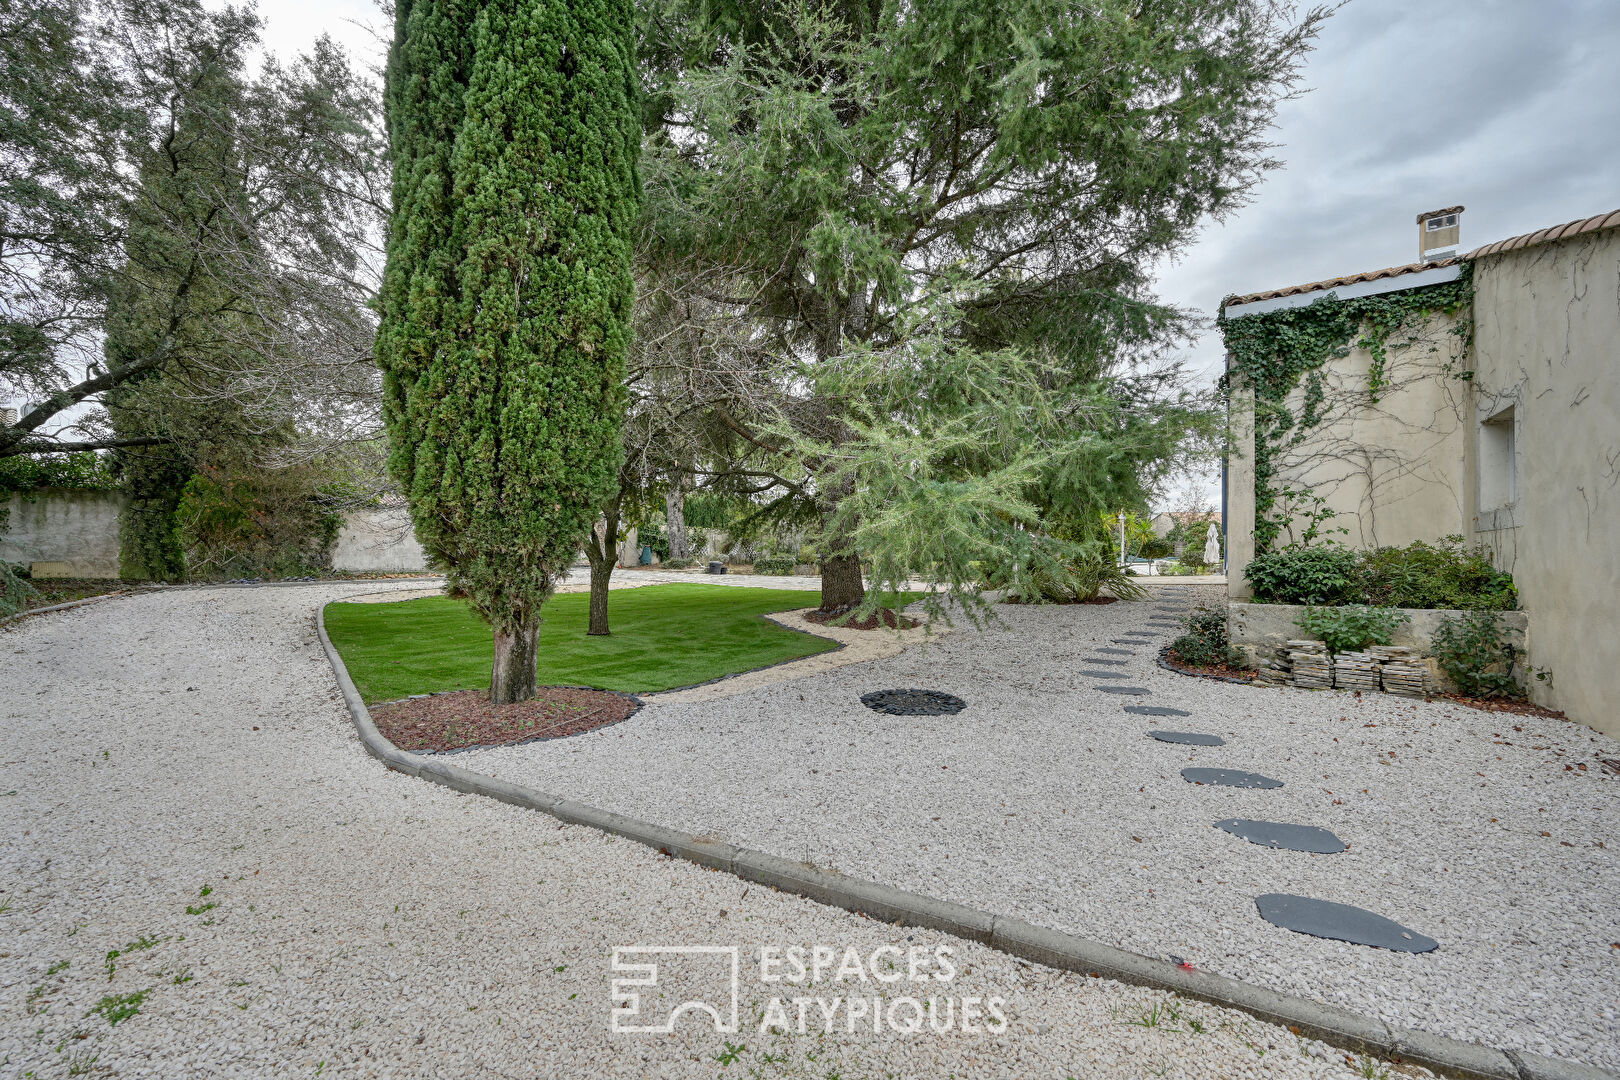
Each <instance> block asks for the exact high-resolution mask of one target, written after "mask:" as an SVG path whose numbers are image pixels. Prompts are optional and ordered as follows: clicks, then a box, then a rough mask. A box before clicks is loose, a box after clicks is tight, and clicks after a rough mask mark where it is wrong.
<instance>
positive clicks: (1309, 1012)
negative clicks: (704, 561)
mask: <svg viewBox="0 0 1620 1080" xmlns="http://www.w3.org/2000/svg"><path fill="white" fill-rule="evenodd" d="M326 607H327V605H326V604H322V605H321V606H320V608H319V609H318V610H317V612H316V614H315V629H316V632H317V634H318V635H319V636H320V641H321V648H322V649H323V650H325V652H326V659H327V661H328V662H330V664H331V665H332V673H333V675H334V676H335V678H336V679H337V684H338V689H339V690H340V691H341V692H342V695H343V701H344V703H345V704H346V705H347V706H348V709H349V716H350V719H352V720H353V721H354V726H355V730H356V732H357V733H358V734H359V736H360V743H361V745H362V746H364V747H365V749H366V752H367V753H369V754H370V755H371V756H372V757H374V758H376V759H378V760H379V761H381V762H382V763H383V764H384V765H386V766H388V767H389V768H391V769H394V770H396V771H398V772H402V773H406V774H407V775H410V776H413V777H416V778H417V779H420V780H427V781H429V782H431V783H435V784H440V785H443V786H444V787H447V788H450V789H451V790H453V791H460V792H463V793H465V794H469V795H484V796H487V797H489V798H492V799H496V800H498V801H500V802H504V803H508V804H510V805H512V806H519V807H523V808H524V809H528V810H538V811H540V812H541V813H544V814H548V815H550V816H551V817H554V818H556V819H557V820H558V821H561V822H564V823H565V824H569V825H587V826H590V827H591V828H594V829H600V830H602V831H603V832H608V833H612V834H614V835H615V836H622V837H624V838H625V839H627V840H634V841H636V842H637V843H640V844H645V845H646V846H648V847H650V848H652V849H654V850H655V851H657V852H659V853H660V854H664V855H668V856H671V857H672V858H679V859H685V860H686V861H688V862H693V863H696V864H698V865H699V866H705V867H709V868H711V869H714V870H721V871H724V872H725V873H728V874H732V875H735V876H736V877H738V878H741V879H742V880H744V881H750V882H755V883H757V884H760V885H769V886H771V887H773V888H775V889H778V890H780V891H782V892H787V893H792V894H794V895H796V896H802V897H805V898H806V899H809V900H814V901H816V902H818V903H822V904H827V905H828V906H831V907H838V908H843V909H844V910H846V911H852V912H856V913H858V914H862V915H866V916H868V917H870V918H874V919H879V920H882V921H883V922H890V923H896V924H898V925H903V926H916V927H922V928H924V929H929V930H938V931H942V932H944V933H947V934H952V935H954V936H956V937H961V938H966V939H968V940H970V941H977V942H980V943H982V944H985V945H988V946H990V947H991V948H993V949H997V950H999V951H1001V952H1004V953H1007V954H1009V955H1012V956H1017V957H1020V958H1022V959H1025V960H1031V961H1034V962H1036V963H1040V964H1045V965H1047V966H1048V967H1053V968H1058V969H1060V970H1065V971H1074V972H1081V973H1084V974H1087V975H1090V976H1092V977H1094V978H1104V979H1113V980H1115V981H1117V982H1122V983H1129V984H1131V985H1134V986H1146V987H1151V988H1154V989H1160V990H1170V991H1173V992H1175V993H1177V994H1180V995H1182V996H1183V997H1188V998H1193V999H1196V1000H1199V1001H1206V1002H1209V1003H1211V1004H1213V1005H1219V1006H1222V1007H1225V1008H1230V1009H1238V1010H1241V1011H1243V1012H1247V1013H1249V1014H1251V1015H1253V1016H1254V1017H1256V1018H1257V1019H1260V1020H1264V1021H1267V1022H1269V1023H1274V1024H1282V1025H1284V1026H1285V1027H1287V1028H1288V1029H1289V1030H1290V1031H1291V1032H1293V1033H1294V1034H1296V1035H1299V1036H1302V1037H1307V1038H1313V1039H1318V1040H1320V1041H1322V1042H1325V1043H1327V1044H1329V1045H1331V1046H1335V1047H1338V1048H1340V1049H1343V1050H1349V1051H1353V1052H1356V1053H1370V1054H1375V1055H1377V1056H1379V1057H1384V1058H1391V1059H1398V1060H1402V1061H1408V1062H1411V1063H1413V1064H1416V1065H1421V1066H1423V1067H1425V1068H1427V1069H1430V1070H1431V1071H1434V1072H1436V1073H1439V1074H1440V1075H1442V1076H1454V1077H1461V1078H1466V1080H1620V1074H1615V1073H1611V1072H1608V1071H1606V1070H1603V1069H1597V1068H1594V1067H1592V1066H1590V1065H1584V1064H1580V1063H1577V1062H1571V1061H1565V1060H1563V1059H1561V1058H1551V1057H1546V1056H1544V1055H1541V1054H1534V1053H1530V1052H1528V1051H1522V1050H1507V1051H1503V1050H1497V1049H1494V1048H1492V1047H1488V1046H1482V1045H1480V1044H1478V1043H1468V1042H1462V1041H1460V1040H1457V1039H1449V1038H1446V1037H1444V1036H1440V1035H1431V1034H1429V1033H1427V1032H1422V1031H1417V1030H1413V1029H1409V1028H1397V1027H1391V1026H1389V1025H1388V1024H1385V1023H1384V1022H1383V1021H1381V1020H1378V1019H1376V1018H1374V1017H1368V1016H1363V1015H1361V1014H1360V1013H1356V1012H1352V1011H1350V1010H1349V1009H1344V1008H1340V1007H1338V1006H1336V1005H1326V1004H1322V1003H1319V1002H1315V1001H1311V1000H1309V999H1307V998H1301V997H1295V996H1293V995H1290V994H1282V993H1278V992H1276V991H1274V990H1267V989H1265V988H1263V987H1258V986H1252V985H1250V984H1248V983H1244V982H1239V981H1238V980H1236V979H1229V978H1227V977H1226V976H1224V975H1215V974H1212V973H1210V972H1205V971H1194V970H1187V969H1185V968H1183V967H1181V966H1180V965H1177V964H1173V963H1171V962H1170V961H1168V960H1160V959H1157V958H1154V957H1149V956H1142V955H1140V954H1138V953H1133V952H1128V951H1126V950H1124V949H1118V948H1115V947H1113V946H1111V945H1104V944H1102V943H1101V942H1096V941H1091V940H1088V939H1086V938H1081V937H1076V936H1074V935H1072V934H1066V933H1063V932H1061V931H1058V930H1050V929H1047V928H1045V927H1041V926H1036V925H1034V924H1033V923H1029V922H1026V921H1024V920H1023V919H1017V918H1013V917H1010V916H1005V915H995V914H991V913H989V912H983V911H979V910H978V909H976V908H971V907H967V906H966V905H963V904H957V903H954V902H952V901H948V900H939V899H936V898H934V897H931V896H924V895H922V894H920V893H913V892H907V891H905V890H903V889H896V888H894V887H892V886H889V885H883V884H879V883H878V882H873V881H864V880H862V879H860V878H853V877H848V876H846V875H844V874H840V873H837V872H835V871H831V870H823V869H821V868H819V867H815V866H811V865H809V864H807V863H802V862H796V861H794V860H791V859H785V858H782V857H780V856H777V855H771V854H768V853H766V852H763V851H755V850H753V849H751V848H743V847H737V846H736V845H734V844H728V843H723V842H718V841H714V840H706V839H704V838H703V837H700V836H695V835H693V834H691V833H686V832H681V831H680V830H678V829H671V828H667V827H665V826H662V825H655V824H653V823H651V822H647V821H642V820H639V819H637V818H632V817H627V816H625V815H623V814H617V813H613V812H612V811H608V810H602V809H599V808H597V807H594V806H590V805H588V804H586V803H582V802H578V801H576V800H573V799H565V798H560V797H558V796H555V795H548V794H546V793H544V792H541V791H537V790H535V789H534V788H530V787H525V786H523V785H522V784H514V783H511V782H510V781H506V780H501V779H499V778H497V777H493V776H486V775H484V774H483V773H478V772H473V771H472V770H470V769H463V768H461V767H459V766H456V765H451V764H448V763H446V762H444V761H442V760H439V759H437V758H434V757H423V756H419V755H416V754H410V753H407V752H406V751H403V750H401V749H399V748H398V747H396V746H395V745H394V744H393V743H391V742H389V741H388V739H386V738H385V737H384V736H383V735H382V733H381V732H380V731H378V730H377V725H376V724H375V723H373V722H372V719H371V714H370V712H368V711H367V709H366V704H365V702H364V701H363V700H361V698H360V692H359V690H357V689H356V688H355V685H354V681H353V680H352V679H350V678H349V671H348V668H347V667H346V666H345V665H344V663H343V658H342V657H341V656H340V655H338V651H337V648H336V647H335V646H334V645H333V644H332V639H331V638H330V637H328V636H327V633H326Z"/></svg>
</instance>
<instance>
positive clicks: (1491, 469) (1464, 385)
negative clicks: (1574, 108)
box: [1228, 229, 1620, 735]
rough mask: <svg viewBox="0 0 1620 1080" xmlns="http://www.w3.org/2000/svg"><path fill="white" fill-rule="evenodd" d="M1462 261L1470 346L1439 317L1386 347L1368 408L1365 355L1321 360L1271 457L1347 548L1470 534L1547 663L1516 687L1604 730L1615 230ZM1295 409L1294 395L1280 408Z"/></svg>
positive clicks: (1619, 620)
mask: <svg viewBox="0 0 1620 1080" xmlns="http://www.w3.org/2000/svg"><path fill="white" fill-rule="evenodd" d="M1473 273H1474V288H1475V297H1474V307H1473V312H1472V319H1473V325H1472V339H1473V340H1472V348H1471V349H1470V350H1468V351H1467V352H1466V353H1462V351H1461V348H1462V345H1463V343H1464V340H1465V339H1464V338H1463V337H1459V336H1458V335H1455V334H1452V333H1451V332H1450V331H1451V329H1452V328H1453V325H1454V324H1453V323H1452V322H1451V320H1448V319H1434V320H1431V321H1430V322H1429V323H1428V325H1426V326H1425V327H1423V328H1422V329H1421V330H1420V332H1419V333H1418V335H1417V336H1416V340H1415V341H1413V342H1411V343H1408V344H1407V347H1406V348H1403V349H1400V350H1398V351H1392V352H1391V356H1390V365H1389V377H1390V380H1391V381H1392V382H1393V383H1396V384H1397V385H1395V386H1393V387H1391V388H1390V389H1388V390H1386V391H1385V392H1384V393H1382V394H1381V395H1380V397H1381V400H1380V401H1378V402H1372V401H1371V400H1370V398H1369V396H1368V395H1367V392H1366V389H1365V388H1366V385H1367V384H1366V375H1367V370H1368V366H1369V363H1370V360H1371V358H1370V357H1369V356H1368V355H1367V353H1366V351H1365V350H1361V349H1357V350H1353V351H1352V352H1351V353H1350V354H1349V355H1348V356H1346V357H1344V358H1343V359H1340V360H1336V361H1333V362H1331V363H1330V364H1329V365H1328V368H1327V370H1328V386H1329V391H1328V396H1329V397H1330V398H1334V397H1335V395H1338V396H1337V400H1340V401H1341V402H1343V403H1344V404H1343V407H1342V409H1341V410H1340V411H1339V412H1338V415H1336V416H1334V417H1331V418H1330V419H1329V421H1328V422H1327V423H1325V424H1323V425H1322V427H1321V428H1319V429H1317V430H1315V431H1313V432H1312V434H1311V437H1310V438H1309V439H1306V440H1305V441H1304V442H1303V443H1302V445H1300V446H1299V447H1296V448H1293V449H1291V450H1290V451H1288V452H1287V454H1285V455H1284V457H1283V465H1282V468H1281V470H1280V474H1281V476H1282V478H1283V480H1284V482H1290V483H1294V484H1305V485H1310V486H1311V487H1312V489H1313V490H1315V491H1317V492H1319V493H1321V494H1323V495H1324V496H1326V497H1327V499H1328V505H1329V506H1330V507H1332V508H1333V509H1334V510H1335V511H1337V513H1338V518H1337V519H1336V520H1335V521H1334V522H1333V524H1334V525H1343V526H1344V527H1346V528H1348V529H1349V534H1348V535H1345V536H1340V537H1338V539H1340V540H1341V541H1342V542H1344V543H1346V544H1347V545H1349V546H1351V547H1381V546H1390V545H1401V544H1406V543H1409V542H1410V541H1412V540H1430V541H1432V540H1434V539H1436V538H1438V537H1442V536H1445V535H1448V534H1452V533H1460V534H1462V535H1463V536H1464V537H1465V538H1466V539H1467V540H1468V541H1469V542H1471V543H1480V544H1483V545H1485V546H1486V547H1487V548H1488V549H1489V550H1490V551H1491V553H1492V557H1493V558H1494V559H1495V561H1496V562H1497V563H1498V565H1500V566H1501V567H1502V568H1503V569H1504V570H1507V571H1509V572H1511V573H1512V574H1513V579H1514V581H1515V582H1516V583H1517V585H1518V587H1519V595H1520V598H1521V601H1522V604H1523V607H1524V609H1525V611H1526V613H1527V615H1528V618H1529V622H1530V625H1531V626H1532V628H1533V633H1532V634H1531V639H1530V640H1531V647H1530V648H1531V651H1530V658H1529V661H1530V663H1531V664H1532V665H1533V666H1535V667H1538V668H1543V669H1547V670H1550V671H1551V672H1552V680H1551V682H1550V683H1548V682H1541V681H1535V680H1532V681H1531V683H1530V689H1531V696H1532V698H1533V699H1534V700H1535V701H1536V702H1537V703H1539V704H1542V705H1546V706H1548V707H1549V708H1554V709H1561V710H1563V711H1564V712H1566V713H1568V714H1569V716H1570V717H1571V718H1573V719H1576V720H1579V721H1581V722H1582V723H1585V724H1589V725H1591V726H1592V727H1594V728H1597V729H1598V730H1599V731H1603V732H1606V733H1609V734H1613V735H1620V707H1616V706H1615V705H1614V703H1615V702H1617V701H1620V664H1617V663H1616V662H1615V657H1616V655H1620V651H1617V649H1616V647H1615V645H1614V640H1615V632H1616V630H1617V629H1620V616H1617V615H1616V613H1615V604H1616V598H1617V597H1620V229H1609V230H1606V231H1603V232H1597V233H1587V234H1584V235H1582V236H1580V237H1577V238H1575V239H1571V240H1564V241H1557V242H1554V243H1544V244H1538V245H1535V246H1533V247H1527V248H1523V249H1520V250H1518V251H1512V252H1507V253H1503V254H1498V255H1489V256H1484V257H1482V258H1479V259H1476V260H1475V261H1474V267H1473ZM1459 373H1468V374H1469V375H1470V376H1471V378H1470V379H1466V380H1465V379H1459V378H1457V377H1456V376H1457V375H1458V374H1459ZM1302 403H1303V390H1301V391H1299V392H1296V394H1295V395H1294V396H1293V398H1292V399H1291V400H1290V402H1289V404H1290V406H1291V407H1292V408H1295V409H1296V410H1297V409H1298V408H1299V407H1300V405H1301V404H1302ZM1252 407H1253V406H1252V399H1251V398H1250V396H1249V395H1248V394H1247V392H1246V391H1245V390H1244V389H1243V388H1242V387H1241V386H1235V387H1234V389H1233V392H1232V395H1231V405H1230V408H1231V414H1232V428H1233V440H1234V445H1233V457H1232V459H1231V462H1230V464H1229V469H1228V476H1229V489H1228V499H1229V504H1230V507H1231V515H1230V525H1229V528H1228V542H1229V550H1230V551H1231V567H1232V572H1231V573H1230V574H1229V576H1228V578H1229V581H1230V585H1229V593H1230V595H1231V596H1232V597H1233V598H1234V599H1243V598H1246V597H1247V596H1248V595H1249V593H1248V586H1247V583H1246V582H1245V581H1243V579H1242V567H1243V566H1244V565H1246V563H1247V562H1248V560H1249V559H1250V558H1252V557H1253V539H1252V533H1251V532H1250V529H1251V528H1252V523H1253V518H1254V470H1253V463H1252V435H1251V434H1250V426H1249V414H1250V412H1251V411H1252ZM1509 407H1511V408H1512V410H1513V415H1512V422H1511V430H1512V433H1513V439H1512V443H1513V447H1512V459H1513V468H1512V472H1513V479H1512V490H1513V495H1512V498H1511V500H1510V501H1506V502H1502V500H1501V499H1499V498H1492V497H1491V496H1492V493H1493V492H1499V491H1502V490H1504V488H1505V486H1506V483H1505V480H1504V479H1503V468H1504V466H1503V459H1502V458H1501V457H1500V453H1501V449H1500V448H1501V446H1502V438H1501V436H1502V433H1503V430H1504V429H1503V427H1502V426H1501V425H1500V424H1498V425H1495V426H1494V427H1493V428H1492V429H1490V430H1489V431H1487V428H1486V426H1485V425H1484V423H1483V422H1484V421H1486V420H1488V419H1490V418H1493V417H1499V416H1501V415H1502V413H1503V410H1505V409H1507V408H1509ZM1493 447H1495V448H1496V449H1494V450H1493V449H1492V448H1493ZM1493 455H1495V456H1493ZM1482 491H1483V492H1484V493H1485V496H1486V498H1485V504H1484V505H1482V502H1481V493H1482ZM1498 503H1500V505H1498Z"/></svg>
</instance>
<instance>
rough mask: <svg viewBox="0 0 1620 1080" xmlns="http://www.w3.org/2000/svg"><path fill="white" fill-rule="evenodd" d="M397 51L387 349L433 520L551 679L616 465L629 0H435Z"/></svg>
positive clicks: (419, 12)
mask: <svg viewBox="0 0 1620 1080" xmlns="http://www.w3.org/2000/svg"><path fill="white" fill-rule="evenodd" d="M399 19H400V24H399V31H398V34H397V36H396V42H395V49H394V55H393V57H392V59H391V65H390V72H389V90H388V105H389V131H390V137H391V139H392V142H393V148H394V155H395V174H394V175H395V181H394V182H395V211H394V220H393V225H392V231H391V234H390V238H389V265H388V270H387V276H386V278H385V282H384V296H383V325H382V330H381V333H380V335H379V342H378V360H379V362H380V364H381V365H382V367H383V370H384V372H385V377H386V380H387V399H386V418H387V420H388V426H389V431H390V435H391V438H392V442H393V454H392V459H391V460H392V465H393V468H394V470H395V473H396V475H397V476H398V477H399V479H400V481H401V482H402V484H403V485H404V487H405V490H406V493H407V496H408V498H409V499H410V503H411V510H412V518H413V520H414V522H415V525H416V532H417V537H418V538H419V539H420V540H421V542H422V544H423V546H424V548H425V549H426V550H427V551H428V553H429V555H430V557H432V558H433V559H434V561H435V562H436V563H437V564H438V565H440V566H442V567H443V568H444V570H445V572H446V573H447V575H448V576H449V579H450V584H451V587H452V589H454V590H455V591H458V592H460V593H463V594H465V595H466V597H467V599H468V601H469V603H470V604H471V605H472V607H473V608H474V609H475V610H476V611H478V613H479V614H481V615H482V616H483V617H484V618H486V619H488V620H489V622H490V624H491V625H492V626H493V627H494V629H495V659H494V670H493V677H492V680H491V688H490V696H491V700H493V701H495V702H497V703H506V702H511V701H521V700H524V699H525V698H528V697H531V696H533V694H534V691H535V650H536V647H537V645H538V638H539V612H540V605H541V603H542V602H543V601H544V600H545V598H546V596H547V595H549V593H550V592H551V590H552V588H553V586H554V584H555V581H556V578H557V576H558V575H560V574H561V573H563V572H564V571H565V570H566V569H567V567H568V566H569V564H570V563H571V562H572V561H573V558H574V555H575V554H576V552H577V551H578V550H579V545H580V542H581V541H582V540H583V539H584V537H585V535H586V533H587V532H588V531H589V529H590V526H591V523H592V521H593V520H594V519H595V517H596V512H597V508H598V507H599V506H600V505H601V503H602V501H603V499H605V498H606V497H607V495H608V494H609V492H610V490H611V488H612V487H613V484H614V478H615V471H616V469H617V466H618V454H619V452H620V450H619V431H620V424H621V415H622V401H621V394H622V390H621V386H622V382H623V377H624V363H625V354H626V352H627V350H628V345H629V325H630V316H631V307H632V302H633V299H634V283H633V278H632V264H631V258H632V231H633V228H634V224H635V221H636V218H637V214H638V211H639V196H640V184H639V179H638V176H637V155H638V152H639V146H640V127H639V117H638V112H637V107H638V106H637V96H636V84H635V63H634V14H633V8H632V5H631V4H630V3H628V2H627V0H492V2H489V3H485V4H482V5H472V4H468V3H451V2H446V0H414V2H412V3H411V4H409V5H408V6H404V5H402V7H401V8H400V12H399Z"/></svg>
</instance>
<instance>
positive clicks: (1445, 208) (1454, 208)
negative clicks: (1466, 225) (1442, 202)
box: [1417, 206, 1467, 225]
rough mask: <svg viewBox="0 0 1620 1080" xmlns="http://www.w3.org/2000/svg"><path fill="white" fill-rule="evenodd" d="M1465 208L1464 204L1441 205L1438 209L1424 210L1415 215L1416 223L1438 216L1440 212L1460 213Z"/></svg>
mask: <svg viewBox="0 0 1620 1080" xmlns="http://www.w3.org/2000/svg"><path fill="white" fill-rule="evenodd" d="M1466 209H1467V207H1465V206H1443V207H1441V208H1440V209H1439V210H1425V211H1423V213H1421V214H1419V215H1418V216H1417V223H1418V224H1419V225H1421V224H1423V223H1424V222H1425V221H1428V220H1429V219H1430V218H1432V217H1439V216H1441V215H1442V214H1460V213H1462V212H1463V211H1464V210H1466Z"/></svg>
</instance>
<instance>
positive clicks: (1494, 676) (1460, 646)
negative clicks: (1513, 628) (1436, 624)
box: [1430, 611, 1546, 698]
mask: <svg viewBox="0 0 1620 1080" xmlns="http://www.w3.org/2000/svg"><path fill="white" fill-rule="evenodd" d="M1430 651H1431V652H1432V653H1433V655H1434V658H1435V661H1436V662H1437V663H1439V665H1440V670H1441V671H1444V672H1445V673H1446V675H1447V676H1448V677H1449V678H1450V679H1451V681H1452V682H1454V683H1456V684H1457V689H1458V690H1460V691H1462V692H1463V693H1464V694H1466V695H1468V696H1469V697H1484V698H1494V697H1503V698H1522V697H1524V687H1523V686H1522V685H1521V684H1520V682H1519V678H1518V676H1517V674H1516V673H1515V668H1516V667H1517V665H1518V659H1519V650H1518V649H1517V648H1515V647H1514V645H1513V644H1512V643H1511V642H1509V641H1508V640H1507V639H1506V637H1505V636H1504V635H1503V633H1502V626H1501V622H1500V620H1498V619H1497V617H1496V616H1495V615H1494V614H1493V613H1491V612H1489V611H1468V612H1464V613H1463V614H1461V615H1455V616H1447V617H1446V618H1445V619H1443V620H1441V622H1440V628H1439V629H1438V630H1436V631H1435V633H1434V639H1433V642H1432V644H1431V645H1430ZM1538 677H1540V678H1545V677H1546V676H1545V675H1544V674H1541V675H1538Z"/></svg>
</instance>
